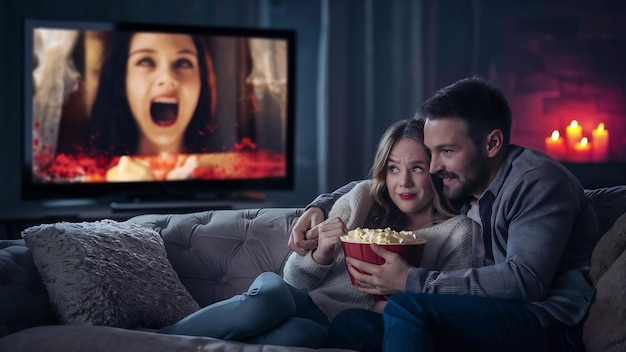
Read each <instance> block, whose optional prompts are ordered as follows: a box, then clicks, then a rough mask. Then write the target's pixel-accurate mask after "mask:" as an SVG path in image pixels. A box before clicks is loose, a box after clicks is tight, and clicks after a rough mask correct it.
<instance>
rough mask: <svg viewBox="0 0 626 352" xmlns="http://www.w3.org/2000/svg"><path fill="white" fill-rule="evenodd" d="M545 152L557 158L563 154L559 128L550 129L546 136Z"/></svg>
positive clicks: (562, 141)
mask: <svg viewBox="0 0 626 352" xmlns="http://www.w3.org/2000/svg"><path fill="white" fill-rule="evenodd" d="M545 152H546V154H548V155H550V156H551V157H553V158H555V159H557V160H558V159H561V158H562V157H563V155H564V154H565V141H564V140H563V138H561V134H560V133H559V130H554V131H552V134H551V135H550V137H546V141H545Z"/></svg>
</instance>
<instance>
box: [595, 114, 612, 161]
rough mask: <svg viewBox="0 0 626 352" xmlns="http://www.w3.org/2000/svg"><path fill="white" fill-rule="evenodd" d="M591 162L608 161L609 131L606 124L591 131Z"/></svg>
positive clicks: (601, 124)
mask: <svg viewBox="0 0 626 352" xmlns="http://www.w3.org/2000/svg"><path fill="white" fill-rule="evenodd" d="M591 146H592V148H591V160H592V161H595V162H599V161H606V159H607V155H608V153H609V131H607V130H605V129H604V123H600V124H599V125H598V128H596V129H595V130H593V131H591Z"/></svg>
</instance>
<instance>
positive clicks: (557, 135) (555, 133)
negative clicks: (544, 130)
mask: <svg viewBox="0 0 626 352" xmlns="http://www.w3.org/2000/svg"><path fill="white" fill-rule="evenodd" d="M560 137H561V134H560V133H559V130H554V131H552V134H551V135H550V139H552V140H553V141H555V142H556V141H558V140H559V138H560Z"/></svg>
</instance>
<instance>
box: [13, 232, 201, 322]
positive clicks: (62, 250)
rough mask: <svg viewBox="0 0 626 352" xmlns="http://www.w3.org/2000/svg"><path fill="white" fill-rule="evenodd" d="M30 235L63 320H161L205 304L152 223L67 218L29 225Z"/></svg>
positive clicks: (27, 238) (176, 317) (175, 318)
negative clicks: (183, 279)
mask: <svg viewBox="0 0 626 352" xmlns="http://www.w3.org/2000/svg"><path fill="white" fill-rule="evenodd" d="M22 237H24V239H25V242H26V245H27V246H28V248H29V250H30V251H31V252H32V255H33V259H34V262H35V265H36V266H37V269H38V271H39V274H40V275H41V278H42V280H43V282H44V284H45V285H46V288H47V290H48V294H49V296H50V303H51V304H52V308H53V309H54V310H55V312H56V313H57V314H58V316H59V320H60V322H61V323H63V324H74V325H106V326H115V327H121V328H133V327H137V326H142V327H147V328H159V327H163V326H167V325H170V324H173V323H175V322H176V321H178V320H180V319H182V318H183V317H185V316H187V315H189V314H191V313H193V312H195V311H196V310H198V309H200V308H199V306H198V304H197V303H196V301H194V300H193V298H192V297H191V295H190V294H189V292H188V291H187V290H186V289H185V287H184V286H183V285H182V284H181V282H180V279H179V278H178V276H177V274H176V272H175V271H174V269H173V268H172V266H171V264H170V262H169V261H168V260H167V252H166V251H165V247H164V246H163V239H162V238H161V236H160V235H159V234H158V233H157V232H155V231H154V230H152V229H148V228H144V227H142V226H140V225H138V224H133V223H128V222H116V221H113V220H102V221H97V222H80V223H69V222H60V223H56V224H45V225H39V226H34V227H30V228H27V229H26V230H24V231H23V232H22Z"/></svg>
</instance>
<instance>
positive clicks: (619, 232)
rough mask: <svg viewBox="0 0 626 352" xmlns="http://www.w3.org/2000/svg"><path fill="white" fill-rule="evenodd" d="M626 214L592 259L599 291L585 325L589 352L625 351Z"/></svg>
mask: <svg viewBox="0 0 626 352" xmlns="http://www.w3.org/2000/svg"><path fill="white" fill-rule="evenodd" d="M625 267H626V214H624V215H622V216H621V217H620V218H619V219H618V220H617V221H616V222H615V224H614V225H613V227H612V228H611V229H610V230H609V231H607V233H605V234H604V236H602V238H601V239H600V241H599V242H598V244H597V245H596V247H595V249H594V250H593V255H592V256H591V272H590V278H591V280H592V283H593V284H594V286H595V288H596V295H595V297H594V298H593V302H592V304H591V307H589V313H588V314H587V318H586V319H585V322H584V325H583V342H584V343H585V350H586V351H588V352H596V351H597V352H600V351H624V350H625V348H626V330H625V329H624V326H625V324H626V270H624V268H625Z"/></svg>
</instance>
